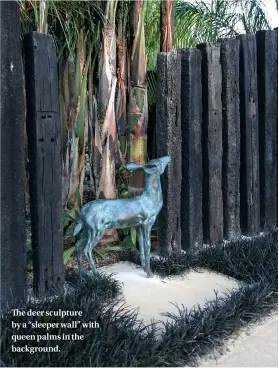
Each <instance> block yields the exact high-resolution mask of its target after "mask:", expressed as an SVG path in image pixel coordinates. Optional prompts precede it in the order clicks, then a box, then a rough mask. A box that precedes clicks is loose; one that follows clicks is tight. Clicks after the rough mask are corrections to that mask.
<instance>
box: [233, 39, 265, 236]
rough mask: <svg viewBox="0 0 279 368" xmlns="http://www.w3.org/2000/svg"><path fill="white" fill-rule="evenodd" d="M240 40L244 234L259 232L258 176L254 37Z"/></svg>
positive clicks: (241, 182)
mask: <svg viewBox="0 0 279 368" xmlns="http://www.w3.org/2000/svg"><path fill="white" fill-rule="evenodd" d="M238 38H239V40H240V69H239V76H240V135H241V138H240V139H241V143H240V145H241V148H240V225H241V230H242V232H243V233H244V234H251V235H252V234H257V233H258V232H259V231H260V183H259V181H260V177H259V132H258V130H259V129H258V92H257V47H256V36H253V35H241V36H239V37H238Z"/></svg>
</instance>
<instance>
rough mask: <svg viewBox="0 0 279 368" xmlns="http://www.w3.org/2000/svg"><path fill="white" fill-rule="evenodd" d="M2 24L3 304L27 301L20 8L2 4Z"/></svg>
mask: <svg viewBox="0 0 279 368" xmlns="http://www.w3.org/2000/svg"><path fill="white" fill-rule="evenodd" d="M0 21H1V304H2V308H4V307H6V305H7V304H8V305H9V307H10V308H12V307H18V306H19V305H20V303H21V302H23V301H24V300H25V298H26V290H27V282H26V274H27V271H26V232H25V203H24V164H25V162H24V103H23V69H22V54H21V41H20V19H19V5H18V3H17V2H16V1H1V2H0Z"/></svg>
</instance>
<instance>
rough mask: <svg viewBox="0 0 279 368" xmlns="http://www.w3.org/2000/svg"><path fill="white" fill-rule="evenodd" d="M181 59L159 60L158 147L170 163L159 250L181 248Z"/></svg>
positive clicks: (165, 55) (164, 57) (169, 56)
mask: <svg viewBox="0 0 279 368" xmlns="http://www.w3.org/2000/svg"><path fill="white" fill-rule="evenodd" d="M180 85H181V58H180V55H178V54H176V53H174V52H171V53H160V54H159V55H158V59H157V105H156V144H157V157H162V156H166V155H169V156H170V157H171V162H170V163H169V164H168V166H167V168H166V170H165V172H164V174H163V175H162V176H161V182H162V191H163V201H164V202H163V208H162V210H161V212H160V213H159V216H158V245H159V249H160V250H161V251H162V252H164V251H166V250H170V249H172V250H179V249H180V248H181V228H180V207H181V204H180V203H181V123H180V115H181V106H180V98H181V96H180V94H181V90H180Z"/></svg>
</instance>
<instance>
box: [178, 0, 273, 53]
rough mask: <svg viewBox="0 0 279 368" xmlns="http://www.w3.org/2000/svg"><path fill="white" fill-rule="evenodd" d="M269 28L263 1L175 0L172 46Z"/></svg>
mask: <svg viewBox="0 0 279 368" xmlns="http://www.w3.org/2000/svg"><path fill="white" fill-rule="evenodd" d="M261 29H270V25H269V22H268V20H267V16H266V12H265V7H264V3H263V1H262V0H230V1H227V0H211V2H206V1H193V2H185V1H182V0H178V1H177V3H176V13H175V31H174V34H175V37H174V38H175V41H174V44H175V47H176V48H183V47H196V45H197V44H199V43H202V42H207V41H217V39H218V38H225V37H235V36H238V35H239V34H242V33H247V34H254V33H256V32H257V31H259V30H261Z"/></svg>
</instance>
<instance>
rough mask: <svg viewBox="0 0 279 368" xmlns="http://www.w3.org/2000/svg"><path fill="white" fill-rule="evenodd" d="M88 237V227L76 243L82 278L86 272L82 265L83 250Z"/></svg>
mask: <svg viewBox="0 0 279 368" xmlns="http://www.w3.org/2000/svg"><path fill="white" fill-rule="evenodd" d="M87 237H88V233H87V228H84V230H83V233H82V236H81V238H80V240H79V241H78V242H77V243H76V251H77V260H78V265H79V272H80V276H81V278H83V276H84V274H85V273H86V271H85V269H84V267H83V265H82V251H83V249H84V246H85V244H86V242H87Z"/></svg>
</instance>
